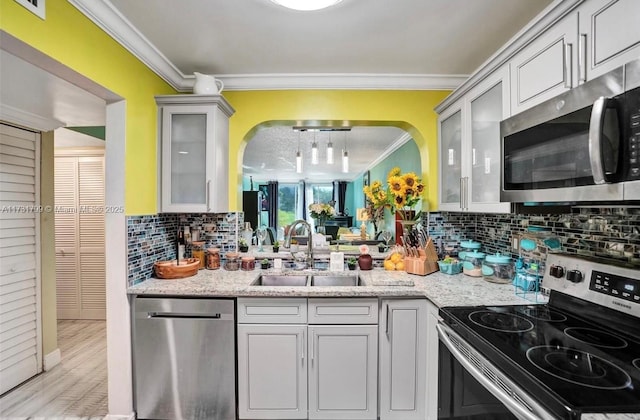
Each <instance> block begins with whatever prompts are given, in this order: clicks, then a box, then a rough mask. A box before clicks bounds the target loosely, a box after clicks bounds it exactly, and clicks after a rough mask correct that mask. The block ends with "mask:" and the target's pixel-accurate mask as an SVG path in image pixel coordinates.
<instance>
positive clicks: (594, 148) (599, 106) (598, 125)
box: [589, 96, 611, 185]
mask: <svg viewBox="0 0 640 420" xmlns="http://www.w3.org/2000/svg"><path fill="white" fill-rule="evenodd" d="M609 101H611V99H609V98H605V97H604V96H601V97H599V98H598V99H596V101H595V102H594V103H593V108H592V110H591V121H590V122H589V158H590V160H591V173H592V174H593V181H594V183H595V184H596V185H598V184H604V183H606V182H607V180H606V177H605V173H604V166H603V164H602V126H603V125H604V116H605V111H606V110H607V105H608V104H609Z"/></svg>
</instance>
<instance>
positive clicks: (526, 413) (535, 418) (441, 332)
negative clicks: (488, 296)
mask: <svg viewBox="0 0 640 420" xmlns="http://www.w3.org/2000/svg"><path fill="white" fill-rule="evenodd" d="M436 329H437V330H438V336H439V337H440V340H441V341H442V343H443V344H444V345H445V346H446V347H447V349H449V351H450V352H451V354H452V355H453V357H455V358H456V360H457V361H458V362H460V364H461V365H462V366H463V367H464V368H465V369H466V370H467V371H468V372H469V373H470V374H471V375H472V376H473V377H474V378H476V380H477V381H478V382H480V384H481V385H482V386H483V387H485V388H486V389H487V390H488V391H489V392H491V393H492V394H493V395H494V396H495V397H496V398H497V399H498V400H499V401H500V402H501V403H503V404H504V405H505V407H507V409H509V411H511V412H512V413H513V414H514V415H515V416H517V417H518V418H519V419H520V420H540V419H541V418H542V419H551V418H552V417H550V416H549V415H548V414H547V413H546V412H545V410H543V409H542V408H539V407H536V408H538V409H539V410H540V412H539V413H533V412H531V411H530V410H529V409H528V408H527V407H525V406H523V405H522V404H520V403H519V402H518V401H516V400H515V399H514V398H512V397H511V396H510V395H509V394H507V393H506V392H505V391H504V390H503V389H502V388H500V387H498V386H497V385H496V384H494V383H493V382H491V381H490V380H489V379H488V378H487V377H486V376H484V375H483V373H482V372H481V371H480V370H479V369H478V368H477V367H476V366H474V365H473V364H472V363H471V362H469V360H468V359H467V358H466V357H464V355H463V354H462V353H461V352H460V350H458V349H457V348H456V346H455V345H454V344H453V343H452V342H451V339H450V338H449V334H451V335H455V336H456V337H458V335H457V334H456V333H454V332H453V331H451V330H450V328H448V327H447V326H446V325H445V324H443V323H442V321H439V322H438V324H437V325H436ZM458 340H460V341H464V340H462V339H461V338H459V337H458ZM528 403H533V401H528ZM532 405H533V404H532Z"/></svg>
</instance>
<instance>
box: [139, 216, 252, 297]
mask: <svg viewBox="0 0 640 420" xmlns="http://www.w3.org/2000/svg"><path fill="white" fill-rule="evenodd" d="M243 222H244V213H242V212H239V213H216V214H174V213H163V214H154V215H145V216H127V237H128V238H127V242H128V244H127V248H128V261H127V265H128V275H127V284H128V285H129V286H131V285H134V284H137V283H140V282H141V281H144V280H146V279H148V278H150V277H151V276H152V275H153V263H154V262H156V261H164V260H174V259H175V258H176V235H177V232H178V227H181V228H182V227H184V226H189V227H190V228H191V229H192V230H193V229H194V228H195V229H198V230H199V231H200V232H201V237H200V238H199V239H200V240H203V241H205V247H206V248H208V247H212V246H215V247H218V248H220V254H221V257H223V258H224V255H225V254H226V253H227V252H228V251H231V250H235V247H236V244H237V241H238V239H237V238H238V229H240V227H241V226H242V224H243ZM206 229H209V230H208V231H207V230H206ZM190 252H191V250H190V247H189V246H187V249H186V254H187V255H190Z"/></svg>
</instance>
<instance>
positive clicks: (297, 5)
mask: <svg viewBox="0 0 640 420" xmlns="http://www.w3.org/2000/svg"><path fill="white" fill-rule="evenodd" d="M271 1H272V2H274V3H275V4H279V5H280V6H283V7H286V8H287V9H293V10H303V11H310V10H320V9H324V8H327V7H329V6H333V5H334V4H338V3H340V2H341V1H342V0H271Z"/></svg>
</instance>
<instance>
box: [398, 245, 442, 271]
mask: <svg viewBox="0 0 640 420" xmlns="http://www.w3.org/2000/svg"><path fill="white" fill-rule="evenodd" d="M404 270H405V271H406V272H407V273H409V274H417V275H419V276H426V275H427V274H431V273H435V272H436V271H438V253H437V252H436V248H435V246H434V245H433V241H432V240H431V238H429V240H428V241H427V244H426V245H425V247H424V248H423V247H419V248H418V256H417V257H416V256H405V257H404Z"/></svg>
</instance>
